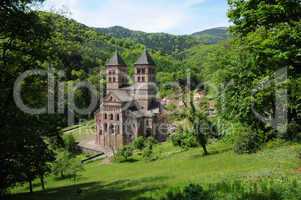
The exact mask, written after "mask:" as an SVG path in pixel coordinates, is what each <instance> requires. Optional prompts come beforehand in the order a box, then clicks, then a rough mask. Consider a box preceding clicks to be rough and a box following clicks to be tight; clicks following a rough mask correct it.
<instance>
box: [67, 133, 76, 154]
mask: <svg viewBox="0 0 301 200" xmlns="http://www.w3.org/2000/svg"><path fill="white" fill-rule="evenodd" d="M64 145H65V149H66V151H68V152H69V153H70V154H75V153H77V151H78V148H77V142H76V141H75V138H74V137H73V135H72V134H67V135H66V136H65V137H64Z"/></svg>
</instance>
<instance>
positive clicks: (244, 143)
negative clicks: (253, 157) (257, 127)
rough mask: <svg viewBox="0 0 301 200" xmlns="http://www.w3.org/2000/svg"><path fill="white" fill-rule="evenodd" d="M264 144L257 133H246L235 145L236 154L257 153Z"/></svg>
mask: <svg viewBox="0 0 301 200" xmlns="http://www.w3.org/2000/svg"><path fill="white" fill-rule="evenodd" d="M262 143H263V139H262V137H261V136H260V135H259V134H258V133H256V132H246V133H243V134H241V135H240V136H238V137H237V138H236V140H235V144H234V152H235V153H238V154H243V153H255V152H256V151H258V150H259V149H260V147H261V145H262Z"/></svg>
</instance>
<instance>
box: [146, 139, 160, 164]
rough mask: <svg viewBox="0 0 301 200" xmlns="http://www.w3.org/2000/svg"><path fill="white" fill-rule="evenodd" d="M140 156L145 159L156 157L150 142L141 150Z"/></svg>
mask: <svg viewBox="0 0 301 200" xmlns="http://www.w3.org/2000/svg"><path fill="white" fill-rule="evenodd" d="M142 157H143V159H144V160H146V161H155V160H157V159H158V157H157V156H156V155H155V153H154V150H153V144H152V143H147V145H146V147H145V148H144V149H143V151H142Z"/></svg>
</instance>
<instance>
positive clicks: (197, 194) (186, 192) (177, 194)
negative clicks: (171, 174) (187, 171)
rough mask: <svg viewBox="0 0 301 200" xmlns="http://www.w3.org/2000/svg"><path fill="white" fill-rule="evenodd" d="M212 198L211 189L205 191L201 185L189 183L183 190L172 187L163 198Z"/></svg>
mask: <svg viewBox="0 0 301 200" xmlns="http://www.w3.org/2000/svg"><path fill="white" fill-rule="evenodd" d="M179 199H181V200H211V199H213V198H212V197H211V195H210V193H209V191H205V190H204V189H203V187H202V186H201V185H194V184H189V185H188V186H186V187H184V189H183V190H179V189H171V190H170V191H168V192H167V193H166V195H165V197H163V198H161V200H179Z"/></svg>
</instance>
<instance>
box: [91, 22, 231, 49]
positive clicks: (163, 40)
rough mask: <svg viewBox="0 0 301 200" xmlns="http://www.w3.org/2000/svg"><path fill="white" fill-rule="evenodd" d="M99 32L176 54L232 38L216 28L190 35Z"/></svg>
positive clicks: (117, 28)
mask: <svg viewBox="0 0 301 200" xmlns="http://www.w3.org/2000/svg"><path fill="white" fill-rule="evenodd" d="M95 30H96V31H97V32H101V33H104V34H106V35H109V36H113V37H117V38H123V39H131V40H133V41H135V42H138V43H140V44H143V45H145V46H146V47H147V48H151V49H154V50H157V51H161V52H164V53H167V54H176V53H178V52H180V51H183V50H185V49H189V48H191V47H193V46H196V45H206V44H216V43H218V42H219V41H222V40H226V39H228V38H229V37H230V35H229V33H228V28H227V27H216V28H211V29H206V30H203V31H199V32H195V33H192V34H188V35H173V34H169V33H163V32H161V33H147V32H143V31H135V30H131V29H128V28H125V27H122V26H112V27H108V28H95Z"/></svg>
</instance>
